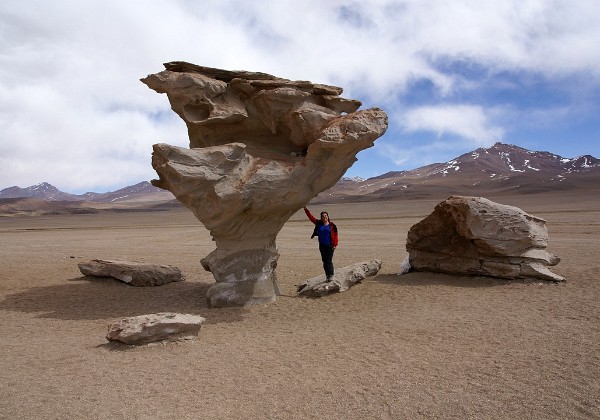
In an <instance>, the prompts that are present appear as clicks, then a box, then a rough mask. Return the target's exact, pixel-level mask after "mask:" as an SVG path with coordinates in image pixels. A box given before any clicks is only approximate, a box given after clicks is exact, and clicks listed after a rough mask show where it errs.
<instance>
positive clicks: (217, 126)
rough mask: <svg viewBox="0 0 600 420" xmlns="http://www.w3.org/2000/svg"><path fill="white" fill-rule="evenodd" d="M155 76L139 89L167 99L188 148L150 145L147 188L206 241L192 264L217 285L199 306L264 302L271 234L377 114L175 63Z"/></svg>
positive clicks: (326, 94)
mask: <svg viewBox="0 0 600 420" xmlns="http://www.w3.org/2000/svg"><path fill="white" fill-rule="evenodd" d="M165 68H166V70H164V71H162V72H160V73H157V74H152V75H149V76H148V77H146V78H144V79H142V82H144V83H145V84H146V85H148V86H149V87H150V88H151V89H154V90H155V91H157V92H159V93H166V94H167V97H168V99H169V101H170V103H171V108H172V109H173V111H174V112H175V113H177V114H178V115H179V116H180V117H181V118H182V119H183V120H184V121H185V123H186V125H187V128H188V135H189V139H190V148H189V149H186V148H182V147H176V146H171V145H168V144H156V145H154V152H153V155H152V166H153V167H154V169H155V170H156V172H157V173H158V176H159V179H158V180H153V181H152V183H153V185H155V186H157V187H160V188H163V189H166V190H169V191H171V192H172V193H173V195H175V197H176V198H177V199H178V200H179V201H180V202H181V203H182V204H183V205H184V206H186V207H187V208H189V209H190V210H191V211H192V212H193V213H194V215H195V216H196V217H197V218H198V219H199V220H200V221H201V222H202V223H203V224H204V225H205V226H206V228H207V229H208V230H209V231H210V233H211V235H212V237H213V239H214V241H215V243H216V249H215V250H214V251H213V252H212V253H211V254H209V255H208V256H206V257H205V258H203V259H202V265H203V267H204V268H205V269H206V270H208V271H210V272H212V274H213V276H214V277H215V280H216V281H217V283H216V284H214V285H213V286H211V288H210V289H209V291H208V293H207V301H208V305H209V306H211V307H219V306H242V305H247V304H254V303H265V302H272V301H274V300H275V299H276V296H277V294H278V291H277V285H276V275H275V267H276V266H277V260H278V258H279V254H278V252H277V247H276V243H275V239H276V236H277V233H278V232H279V231H280V229H281V228H282V227H283V225H284V223H285V222H286V221H287V220H288V218H289V217H290V216H291V215H293V214H294V213H295V212H296V211H298V210H299V209H300V208H301V207H302V206H304V205H305V204H307V203H308V202H309V201H310V200H311V199H312V198H314V197H315V196H316V195H317V194H319V193H320V192H321V191H324V190H326V189H328V188H330V187H331V186H333V185H334V184H335V183H336V182H337V181H338V180H339V179H340V178H341V177H342V176H343V174H344V173H345V172H346V170H347V169H348V168H349V167H350V166H351V165H352V164H353V163H354V162H355V161H356V157H355V156H356V154H357V153H358V152H359V151H361V150H363V149H366V148H368V147H371V146H372V145H373V142H374V141H375V140H376V139H377V138H378V137H380V136H381V135H382V134H383V133H384V132H385V130H386V129H387V115H386V114H385V112H384V111H382V110H381V109H379V108H371V109H367V110H360V111H359V110H358V108H359V107H360V105H361V103H360V102H359V101H356V100H351V99H345V98H342V97H341V96H340V94H341V93H342V89H341V88H339V87H335V86H327V85H321V84H314V83H311V82H307V81H290V80H287V79H282V78H278V77H275V76H271V75H268V74H264V73H253V72H246V71H227V70H219V69H213V68H208V67H201V66H196V65H193V64H189V63H185V62H172V63H167V64H165Z"/></svg>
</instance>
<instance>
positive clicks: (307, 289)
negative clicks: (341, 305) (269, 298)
mask: <svg viewBox="0 0 600 420" xmlns="http://www.w3.org/2000/svg"><path fill="white" fill-rule="evenodd" d="M380 268H381V260H370V261H364V262H359V263H355V264H352V265H347V266H345V267H342V268H336V274H335V275H334V276H333V280H332V281H329V282H328V281H325V280H326V278H325V275H324V274H322V275H320V276H317V277H313V278H311V279H308V280H306V281H305V282H303V283H301V284H299V285H298V286H296V287H297V291H298V293H299V294H301V295H305V296H312V297H320V296H325V295H328V294H330V293H335V292H344V291H346V290H348V289H349V288H350V287H352V286H354V285H355V284H357V283H360V282H362V281H363V280H364V279H365V278H367V277H370V276H374V275H376V274H377V273H378V272H379V269H380Z"/></svg>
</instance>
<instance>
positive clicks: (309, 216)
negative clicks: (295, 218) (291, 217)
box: [304, 207, 317, 225]
mask: <svg viewBox="0 0 600 420" xmlns="http://www.w3.org/2000/svg"><path fill="white" fill-rule="evenodd" d="M304 213H306V215H307V216H308V218H309V219H310V221H311V222H313V223H314V224H315V225H316V224H317V219H315V216H313V215H312V214H311V212H310V211H308V209H307V208H306V207H304Z"/></svg>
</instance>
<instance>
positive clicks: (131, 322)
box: [106, 312, 205, 345]
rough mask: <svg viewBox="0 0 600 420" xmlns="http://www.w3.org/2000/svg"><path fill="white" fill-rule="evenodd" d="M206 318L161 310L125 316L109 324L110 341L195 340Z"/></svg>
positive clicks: (130, 342) (140, 342)
mask: <svg viewBox="0 0 600 420" xmlns="http://www.w3.org/2000/svg"><path fill="white" fill-rule="evenodd" d="M204 321H205V319H204V318H202V317H201V316H198V315H189V314H178V313H173V312H160V313H157V314H149V315H139V316H134V317H129V318H124V319H122V320H120V321H117V322H115V323H113V324H111V325H109V326H108V334H107V335H106V339H107V340H108V341H118V342H121V343H124V344H130V345H143V344H149V343H154V342H158V341H182V340H193V339H196V338H197V337H198V333H199V332H200V328H201V327H202V324H204Z"/></svg>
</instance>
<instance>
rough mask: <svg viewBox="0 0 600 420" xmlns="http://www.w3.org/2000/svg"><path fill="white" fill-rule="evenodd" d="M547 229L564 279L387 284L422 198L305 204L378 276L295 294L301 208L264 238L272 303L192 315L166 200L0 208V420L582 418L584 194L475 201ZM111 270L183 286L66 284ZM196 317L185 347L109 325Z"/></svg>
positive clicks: (597, 363) (598, 245)
mask: <svg viewBox="0 0 600 420" xmlns="http://www.w3.org/2000/svg"><path fill="white" fill-rule="evenodd" d="M486 198H490V199H492V200H494V201H497V202H499V203H503V204H510V205H516V206H518V207H520V208H522V209H523V210H525V211H527V212H529V213H531V214H533V215H536V216H540V217H542V218H544V219H546V221H547V227H548V232H549V245H548V251H550V252H552V253H555V254H557V255H558V256H559V257H560V258H561V262H560V263H559V264H558V265H557V266H555V267H552V271H553V272H555V273H557V274H559V275H561V276H563V277H565V278H566V279H567V282H566V283H561V284H554V283H543V282H539V281H534V282H520V281H518V282H508V281H502V280H498V279H493V278H485V277H454V276H450V275H444V274H435V273H409V274H407V275H404V276H398V275H397V273H398V271H399V267H400V263H401V262H402V260H403V259H404V258H405V256H406V250H405V241H406V234H407V232H408V229H409V228H410V227H411V226H412V225H413V224H415V223H417V222H418V221H420V220H421V219H423V218H424V217H426V216H427V215H428V214H429V213H431V211H432V210H433V207H434V206H435V204H437V203H438V202H439V201H441V200H404V201H402V200H397V201H382V202H376V203H354V204H352V203H348V204H333V205H318V206H316V205H315V206H309V208H310V209H311V210H312V211H313V213H316V212H318V211H320V210H323V209H325V210H327V211H329V213H330V216H331V218H332V220H333V221H334V222H336V224H337V225H338V227H339V230H340V245H339V247H338V249H337V250H336V253H335V256H334V264H335V266H336V267H342V266H345V265H349V264H352V263H354V262H359V261H363V260H367V259H371V258H379V259H381V260H382V261H383V266H382V269H381V271H380V272H379V274H378V275H377V276H375V277H370V278H368V279H366V280H365V281H364V282H363V283H361V284H359V285H357V286H354V287H352V288H350V289H349V290H348V291H346V292H343V293H339V294H334V295H330V296H325V297H322V298H316V299H311V298H304V297H300V296H298V295H297V293H296V288H295V285H296V284H298V283H300V282H302V281H303V280H306V279H308V278H311V277H314V276H317V275H319V274H321V273H322V267H321V263H320V259H319V253H318V249H317V244H316V240H312V241H311V239H310V235H311V233H312V224H311V223H310V222H309V221H308V220H307V219H306V218H305V216H304V213H303V212H299V213H297V214H296V215H294V216H293V217H292V218H291V219H290V220H289V221H288V222H287V223H286V225H285V226H284V228H283V230H282V231H281V232H280V234H279V236H278V239H277V245H278V249H279V252H280V254H281V257H280V259H279V264H278V267H277V276H278V285H279V288H280V291H281V296H280V297H279V298H278V300H277V302H275V303H273V304H268V305H256V306H249V307H243V308H214V309H209V308H208V307H207V305H206V301H205V299H204V294H205V292H206V290H207V288H208V287H209V286H210V285H211V284H212V283H213V282H214V280H213V278H212V275H211V274H210V273H208V272H206V271H204V270H203V269H202V267H201V265H200V259H201V258H203V257H204V256H206V255H207V254H208V253H209V252H211V251H212V250H213V249H214V243H213V242H212V241H211V237H210V235H209V233H208V231H207V230H206V229H205V228H204V227H203V226H202V225H201V224H200V222H198V221H197V220H196V219H195V218H194V217H193V216H192V214H191V212H189V211H187V210H185V209H172V210H168V211H155V212H101V213H99V214H80V215H54V216H38V217H31V216H15V217H0V234H1V238H2V241H1V242H0V317H1V324H0V325H1V327H0V355H1V357H0V418H6V419H25V418H28V419H29V418H36V419H67V418H68V419H83V418H86V419H88V418H96V419H119V418H129V419H311V418H314V419H420V418H423V419H429V418H445V419H465V418H477V419H505V418H510V419H525V418H527V419H549V418H552V419H586V418H589V419H591V418H600V284H599V281H600V280H599V278H600V251H599V250H600V197H598V196H597V195H589V194H584V193H578V194H570V193H568V192H561V193H554V194H552V193H548V194H538V195H528V196H504V197H486ZM94 258H102V259H120V260H131V261H140V262H149V263H156V264H170V265H175V266H177V267H179V268H181V269H182V270H183V272H184V274H185V275H186V278H187V281H185V282H180V283H170V284H167V285H164V286H160V287H152V288H136V287H132V286H128V285H126V284H124V283H121V282H118V281H116V280H112V279H104V278H93V277H84V276H82V275H81V273H80V272H79V270H78V267H77V264H78V263H79V262H82V261H87V260H90V259H94ZM156 312H180V313H190V314H197V315H201V316H203V317H205V318H206V322H205V324H204V326H203V327H202V330H201V331H200V334H199V337H198V339H197V340H194V341H186V342H181V343H171V344H157V345H151V346H141V347H133V346H125V345H118V344H114V343H109V342H107V340H106V339H105V335H106V332H107V327H108V325H109V324H110V323H111V322H114V321H116V320H118V319H121V318H123V317H128V316H135V315H142V314H148V313H156Z"/></svg>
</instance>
